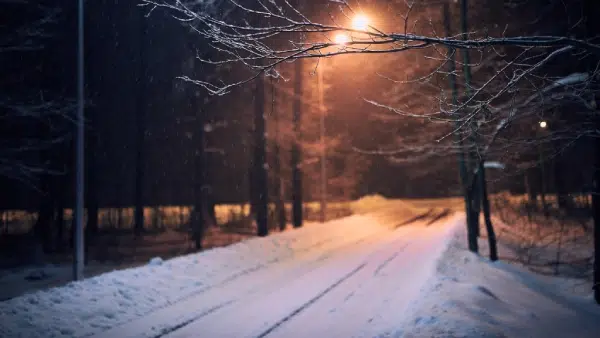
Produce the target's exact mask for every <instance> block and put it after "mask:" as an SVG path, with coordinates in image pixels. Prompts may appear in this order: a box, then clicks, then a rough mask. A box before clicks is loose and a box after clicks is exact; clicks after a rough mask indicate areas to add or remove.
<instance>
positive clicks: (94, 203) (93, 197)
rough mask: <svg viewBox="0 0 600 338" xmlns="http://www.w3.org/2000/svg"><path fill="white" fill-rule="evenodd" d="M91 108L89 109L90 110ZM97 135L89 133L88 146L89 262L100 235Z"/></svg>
mask: <svg viewBox="0 0 600 338" xmlns="http://www.w3.org/2000/svg"><path fill="white" fill-rule="evenodd" d="M90 110H91V109H88V111H90ZM96 137H97V135H96V134H95V133H88V147H87V151H86V154H87V156H86V158H85V159H86V160H87V168H86V169H87V170H86V175H85V177H86V179H87V185H86V188H87V189H86V190H85V193H86V204H87V212H88V218H87V226H86V228H85V247H84V250H85V255H84V260H85V263H86V264H87V262H88V258H89V256H90V255H89V249H90V247H91V245H92V243H93V241H94V239H95V237H96V236H97V235H98V230H99V229H98V184H97V179H98V178H97V171H96V169H97V163H96V153H97V139H96Z"/></svg>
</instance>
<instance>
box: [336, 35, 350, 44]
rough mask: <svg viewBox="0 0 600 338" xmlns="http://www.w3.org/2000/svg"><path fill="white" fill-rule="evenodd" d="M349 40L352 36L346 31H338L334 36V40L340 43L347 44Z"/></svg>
mask: <svg viewBox="0 0 600 338" xmlns="http://www.w3.org/2000/svg"><path fill="white" fill-rule="evenodd" d="M348 41H350V38H349V37H348V35H346V34H344V33H337V34H336V35H335V36H334V37H333V42H335V43H336V44H338V45H345V44H347V43H348Z"/></svg>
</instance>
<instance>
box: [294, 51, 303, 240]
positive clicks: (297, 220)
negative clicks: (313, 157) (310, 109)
mask: <svg viewBox="0 0 600 338" xmlns="http://www.w3.org/2000/svg"><path fill="white" fill-rule="evenodd" d="M294 66H295V69H294V73H295V74H294V105H293V114H294V115H293V124H294V144H293V145H292V222H293V225H294V227H295V228H299V227H301V226H302V220H303V217H302V170H301V166H300V163H301V161H302V151H301V148H300V140H301V139H302V132H301V127H300V124H301V122H302V102H301V97H302V76H303V74H302V68H303V67H302V66H303V64H302V60H296V61H294Z"/></svg>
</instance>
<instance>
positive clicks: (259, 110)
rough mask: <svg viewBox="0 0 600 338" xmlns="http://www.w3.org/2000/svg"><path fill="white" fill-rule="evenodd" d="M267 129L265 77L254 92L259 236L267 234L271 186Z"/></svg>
mask: <svg viewBox="0 0 600 338" xmlns="http://www.w3.org/2000/svg"><path fill="white" fill-rule="evenodd" d="M265 133H266V130H265V83H264V78H263V77H262V76H259V77H258V78H257V79H256V87H255V93H254V162H253V164H254V165H253V167H254V174H255V187H256V210H255V212H256V214H255V216H256V227H257V235H258V236H263V237H264V236H267V235H268V234H269V227H268V210H269V209H268V208H269V205H268V203H269V188H268V184H267V182H268V177H267V176H268V175H267V161H266V159H267V157H266V146H267V140H266V135H265Z"/></svg>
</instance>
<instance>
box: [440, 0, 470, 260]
mask: <svg viewBox="0 0 600 338" xmlns="http://www.w3.org/2000/svg"><path fill="white" fill-rule="evenodd" d="M443 17H444V26H445V29H446V36H451V35H452V29H451V27H450V9H449V5H448V3H447V2H444V4H443ZM448 58H449V60H450V62H448V67H449V71H448V74H449V75H448V79H449V81H450V88H451V89H452V104H453V105H454V106H455V107H456V106H458V88H457V87H456V57H455V53H454V50H453V49H452V48H448ZM456 124H457V126H460V122H458V121H457V123H456ZM457 141H458V145H459V151H458V168H459V173H460V181H461V187H462V192H463V197H464V203H465V216H466V221H467V224H466V225H467V237H468V238H469V250H471V251H473V252H477V241H476V240H475V245H473V243H472V238H473V235H474V234H473V222H472V220H471V215H472V211H471V193H470V189H469V187H468V183H467V181H468V176H469V175H468V172H467V163H466V159H465V151H464V147H463V139H462V136H461V135H460V134H459V133H457Z"/></svg>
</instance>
